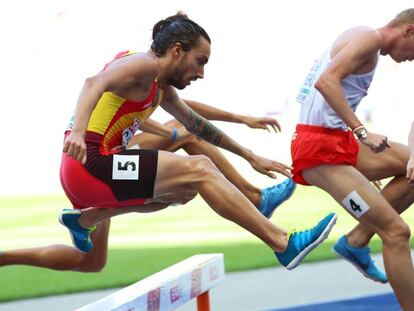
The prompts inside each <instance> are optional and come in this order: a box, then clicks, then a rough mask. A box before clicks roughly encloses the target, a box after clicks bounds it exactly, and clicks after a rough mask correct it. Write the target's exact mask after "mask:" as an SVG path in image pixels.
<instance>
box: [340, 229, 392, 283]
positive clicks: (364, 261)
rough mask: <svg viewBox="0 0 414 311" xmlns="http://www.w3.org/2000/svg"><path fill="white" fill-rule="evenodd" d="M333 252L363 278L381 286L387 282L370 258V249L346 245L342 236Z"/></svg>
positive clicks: (346, 242) (345, 240) (345, 239)
mask: <svg viewBox="0 0 414 311" xmlns="http://www.w3.org/2000/svg"><path fill="white" fill-rule="evenodd" d="M332 249H333V251H334V252H335V253H336V254H338V255H339V256H341V257H342V258H344V259H345V260H347V261H349V262H350V263H351V264H353V265H354V266H355V268H357V269H358V270H359V271H360V272H361V273H362V274H363V275H364V276H365V277H367V278H369V279H371V280H373V281H375V282H379V283H382V284H385V283H387V282H388V278H387V276H386V275H385V273H384V272H382V271H381V270H379V269H378V268H377V267H376V266H375V263H374V260H373V259H372V258H371V256H370V253H371V249H370V248H369V247H355V246H351V245H349V244H348V240H347V238H346V236H345V235H344V236H342V237H341V238H340V239H339V240H338V241H336V243H335V244H334V246H333V248H332Z"/></svg>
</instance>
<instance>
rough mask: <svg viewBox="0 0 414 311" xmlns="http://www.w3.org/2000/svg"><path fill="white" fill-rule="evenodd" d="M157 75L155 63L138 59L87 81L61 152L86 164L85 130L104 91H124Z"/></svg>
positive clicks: (147, 59)
mask: <svg viewBox="0 0 414 311" xmlns="http://www.w3.org/2000/svg"><path fill="white" fill-rule="evenodd" d="M157 72H158V67H157V64H156V63H155V61H154V60H152V59H149V58H145V57H141V58H134V59H133V60H131V61H128V62H124V63H122V64H119V65H117V66H114V67H112V68H111V67H110V68H107V69H106V70H104V71H101V72H100V73H98V74H97V75H95V76H93V77H90V78H87V79H86V80H85V83H84V85H83V88H82V91H81V93H80V95H79V98H78V102H77V105H76V110H75V120H74V125H73V128H72V131H71V133H70V134H69V135H68V137H67V138H66V140H65V143H64V146H63V152H66V153H67V154H68V155H69V156H71V157H73V158H74V159H76V160H79V161H82V163H85V162H86V144H85V141H84V137H85V133H86V129H87V127H88V123H89V119H90V117H91V114H92V111H93V109H94V108H95V106H96V104H97V102H98V101H99V98H100V97H101V96H102V94H103V93H104V92H107V91H117V90H123V89H126V88H128V87H130V86H132V85H135V84H137V83H142V81H146V80H148V81H151V83H152V81H153V78H155V77H156V75H157Z"/></svg>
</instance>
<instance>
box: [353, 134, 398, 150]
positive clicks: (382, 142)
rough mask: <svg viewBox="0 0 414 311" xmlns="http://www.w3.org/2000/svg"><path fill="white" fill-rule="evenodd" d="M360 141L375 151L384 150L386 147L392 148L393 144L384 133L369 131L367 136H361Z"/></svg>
mask: <svg viewBox="0 0 414 311" xmlns="http://www.w3.org/2000/svg"><path fill="white" fill-rule="evenodd" d="M360 141H361V142H362V143H363V144H364V145H366V146H368V147H369V148H370V149H371V150H372V151H373V152H375V153H379V152H382V151H384V150H385V148H391V144H390V143H389V141H388V139H387V137H385V136H384V135H379V134H374V133H367V137H365V138H361V139H360Z"/></svg>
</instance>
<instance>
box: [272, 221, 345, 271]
mask: <svg viewBox="0 0 414 311" xmlns="http://www.w3.org/2000/svg"><path fill="white" fill-rule="evenodd" d="M336 219H337V216H336V214H335V213H330V214H329V215H328V216H326V217H325V218H324V219H322V220H321V221H320V222H319V223H318V224H317V225H316V226H315V227H313V228H311V229H308V230H305V231H293V232H292V233H290V234H289V240H288V246H287V248H286V250H285V251H284V252H280V253H279V252H275V255H276V257H277V259H278V260H279V262H280V263H281V264H282V265H284V266H285V267H286V268H287V269H288V270H292V269H293V268H296V267H297V266H298V265H299V264H300V262H301V261H302V259H303V258H305V256H306V255H307V254H309V253H310V252H311V251H312V250H313V249H314V248H315V247H317V246H318V245H319V244H321V243H322V242H323V241H324V240H325V239H326V238H327V237H328V235H329V233H330V232H331V230H332V228H333V226H334V225H335V222H336Z"/></svg>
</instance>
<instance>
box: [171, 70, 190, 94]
mask: <svg viewBox="0 0 414 311" xmlns="http://www.w3.org/2000/svg"><path fill="white" fill-rule="evenodd" d="M168 84H170V85H172V86H173V87H175V88H176V89H179V90H182V89H184V88H185V87H186V86H187V83H186V82H185V81H184V72H182V71H181V70H177V71H176V72H174V74H173V75H172V76H171V77H170V79H168Z"/></svg>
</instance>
